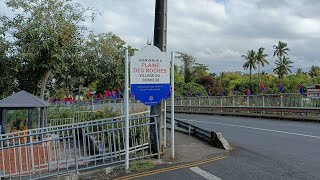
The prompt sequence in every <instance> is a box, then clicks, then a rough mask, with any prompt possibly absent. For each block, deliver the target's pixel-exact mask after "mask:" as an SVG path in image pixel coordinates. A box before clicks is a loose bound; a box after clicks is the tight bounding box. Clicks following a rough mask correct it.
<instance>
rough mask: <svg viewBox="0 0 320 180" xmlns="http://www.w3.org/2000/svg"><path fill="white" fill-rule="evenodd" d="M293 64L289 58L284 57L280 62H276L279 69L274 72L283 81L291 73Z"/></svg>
mask: <svg viewBox="0 0 320 180" xmlns="http://www.w3.org/2000/svg"><path fill="white" fill-rule="evenodd" d="M292 63H293V62H292V61H290V58H288V57H282V58H281V59H280V60H276V61H275V64H276V65H277V67H276V68H275V69H273V72H274V73H275V74H277V75H278V77H279V79H283V77H284V76H285V75H288V74H289V72H290V73H291V70H290V68H292V66H291V64H292Z"/></svg>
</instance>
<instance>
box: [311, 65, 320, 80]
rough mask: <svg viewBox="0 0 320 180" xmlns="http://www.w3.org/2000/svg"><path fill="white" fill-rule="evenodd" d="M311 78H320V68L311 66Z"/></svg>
mask: <svg viewBox="0 0 320 180" xmlns="http://www.w3.org/2000/svg"><path fill="white" fill-rule="evenodd" d="M309 76H310V77H312V78H313V77H319V76H320V67H319V66H315V65H313V66H311V68H310V70H309Z"/></svg>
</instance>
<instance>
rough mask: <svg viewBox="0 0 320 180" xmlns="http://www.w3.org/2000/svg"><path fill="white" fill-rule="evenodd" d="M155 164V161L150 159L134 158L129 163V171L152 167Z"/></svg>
mask: <svg viewBox="0 0 320 180" xmlns="http://www.w3.org/2000/svg"><path fill="white" fill-rule="evenodd" d="M155 165H156V163H155V162H153V161H152V160H150V159H142V160H136V161H132V162H131V163H130V171H144V170H148V169H151V168H153V167H154V166H155Z"/></svg>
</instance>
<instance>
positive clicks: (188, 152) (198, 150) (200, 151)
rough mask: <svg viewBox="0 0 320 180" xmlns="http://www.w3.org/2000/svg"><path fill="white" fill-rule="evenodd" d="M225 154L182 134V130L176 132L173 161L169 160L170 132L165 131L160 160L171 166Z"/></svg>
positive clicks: (203, 142) (224, 151)
mask: <svg viewBox="0 0 320 180" xmlns="http://www.w3.org/2000/svg"><path fill="white" fill-rule="evenodd" d="M226 153H227V151H226V150H223V149H219V148H215V147H213V146H212V145H210V144H208V143H207V142H205V141H202V140H201V139H199V138H196V137H193V136H192V135H188V134H187V133H184V132H182V130H176V131H175V159H171V130H167V147H166V148H165V150H164V155H163V156H162V157H161V160H162V161H164V162H172V163H173V164H176V163H186V162H193V161H199V160H203V159H207V158H211V157H214V156H219V155H225V154H226Z"/></svg>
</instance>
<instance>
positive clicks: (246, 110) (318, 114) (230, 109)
mask: <svg viewBox="0 0 320 180" xmlns="http://www.w3.org/2000/svg"><path fill="white" fill-rule="evenodd" d="M167 110H168V111H170V108H169V107H168V108H167ZM175 113H191V114H210V115H228V116H245V117H264V118H276V119H290V120H305V121H313V122H320V108H308V107H304V108H301V107H250V106H242V107H238V106H212V107H211V106H175Z"/></svg>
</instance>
